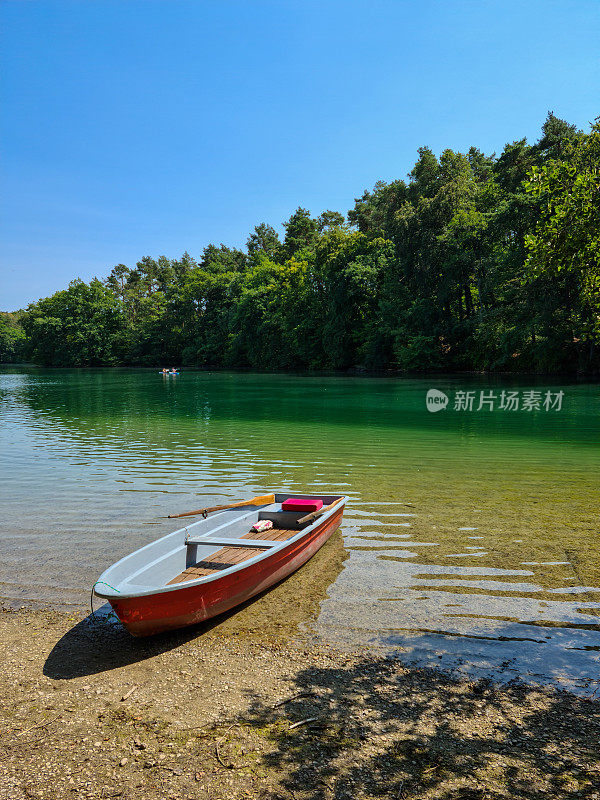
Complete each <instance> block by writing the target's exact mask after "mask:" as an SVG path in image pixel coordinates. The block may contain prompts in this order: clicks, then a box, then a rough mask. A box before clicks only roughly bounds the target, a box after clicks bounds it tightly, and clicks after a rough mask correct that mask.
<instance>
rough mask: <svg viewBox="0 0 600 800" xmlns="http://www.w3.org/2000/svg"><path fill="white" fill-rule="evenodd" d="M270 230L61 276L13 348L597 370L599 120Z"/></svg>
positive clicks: (393, 365) (67, 359)
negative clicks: (85, 275)
mask: <svg viewBox="0 0 600 800" xmlns="http://www.w3.org/2000/svg"><path fill="white" fill-rule="evenodd" d="M283 229H284V235H283V240H282V239H281V238H280V236H279V235H278V233H277V232H276V231H275V230H274V228H272V227H271V226H270V225H267V224H264V223H263V224H261V225H258V226H257V227H256V228H255V230H254V231H253V232H252V233H251V234H250V236H249V238H248V242H247V246H246V248H245V249H244V250H239V249H236V248H230V247H226V246H225V245H220V246H219V247H217V246H215V245H209V246H208V247H206V248H205V250H204V252H203V254H202V258H201V259H200V260H199V261H196V260H195V259H194V258H192V257H191V256H190V255H189V254H188V253H184V255H183V256H182V257H181V259H179V260H175V261H174V260H170V259H168V258H166V257H165V256H161V257H160V258H158V259H157V260H155V259H153V258H150V257H145V258H143V259H142V260H141V261H139V262H138V263H137V264H136V266H135V267H134V268H133V269H130V268H128V267H126V266H125V265H124V264H119V265H118V266H116V267H115V268H114V269H113V270H112V272H111V273H110V275H109V277H108V278H107V279H106V281H105V282H104V283H101V282H100V281H98V280H94V281H92V282H91V283H90V284H85V283H83V282H82V281H79V280H77V281H74V282H73V283H71V285H70V286H69V287H68V289H65V290H64V291H60V292H57V293H56V294H55V295H53V296H52V297H49V298H46V299H44V300H40V301H39V302H38V303H36V304H33V305H31V306H30V307H29V309H28V310H27V312H26V313H25V314H24V316H23V319H22V326H23V330H24V332H25V337H26V338H25V342H24V346H23V351H22V352H23V354H24V355H25V356H26V357H29V358H31V359H32V360H34V361H36V362H39V363H43V364H55V365H64V366H66V365H96V364H121V363H123V364H156V365H163V364H168V365H173V364H181V363H183V364H188V365H196V366H202V367H242V368H244V367H250V368H254V369H273V370H291V369H335V370H345V369H349V368H355V367H359V368H366V369H400V370H442V369H443V370H464V369H477V370H480V369H490V370H519V371H531V370H535V371H540V370H541V371H559V370H566V371H584V372H591V371H594V370H596V369H598V367H599V365H600V362H599V356H598V352H599V351H598V348H597V347H596V345H597V344H598V343H600V238H599V237H600V234H599V231H600V126H599V125H598V124H596V125H594V126H593V127H592V129H591V131H590V133H588V134H584V133H582V132H580V131H577V130H576V129H575V128H574V126H572V125H569V124H567V123H566V122H563V121H562V120H560V119H558V118H557V117H555V116H554V115H552V114H550V115H549V116H548V118H547V120H546V122H545V124H544V126H543V129H542V135H541V138H540V139H539V141H537V142H536V143H535V144H533V145H529V144H528V143H527V142H526V140H525V139H522V140H519V141H515V142H512V143H511V144H507V145H506V146H505V148H504V150H503V151H502V153H501V154H500V155H499V156H498V157H496V156H487V155H484V154H483V153H482V152H480V151H479V150H478V149H476V148H474V147H473V148H471V149H470V150H469V151H468V152H467V153H457V152H454V151H452V150H445V151H444V152H443V153H442V154H441V156H440V157H439V158H438V157H436V156H435V155H434V153H433V152H432V151H431V150H430V149H428V148H426V147H423V148H421V149H420V150H419V154H418V160H417V163H416V164H415V166H414V168H413V170H412V172H411V173H410V175H409V176H408V180H407V181H404V180H396V181H393V182H391V183H384V182H379V183H377V184H375V186H374V188H373V189H372V190H370V191H366V192H364V194H363V195H362V196H361V197H360V198H358V199H357V200H356V202H355V205H354V208H352V209H351V210H350V211H349V213H348V215H347V217H346V218H345V217H344V216H343V215H342V214H340V213H338V212H335V211H325V212H324V213H323V214H321V215H320V216H319V217H317V218H314V217H312V216H311V215H310V213H309V212H308V211H307V210H306V209H304V208H298V209H297V210H296V211H295V212H294V214H292V216H291V217H290V219H289V220H288V221H287V222H285V223H284V225H283ZM2 335H3V336H4V337H5V339H6V336H5V334H4V333H3V334H2ZM9 338H10V337H9ZM5 351H6V352H8V350H6V348H5Z"/></svg>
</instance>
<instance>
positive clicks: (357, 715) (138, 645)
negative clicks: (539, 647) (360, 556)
mask: <svg viewBox="0 0 600 800" xmlns="http://www.w3.org/2000/svg"><path fill="white" fill-rule="evenodd" d="M0 630H1V632H2V633H1V641H2V643H3V645H4V650H5V652H6V654H7V656H6V660H5V665H4V670H3V672H2V675H1V677H0V687H1V689H0V714H1V718H2V734H1V737H0V748H1V749H2V759H1V766H0V800H25V798H38V799H39V800H50V799H51V798H52V799H54V798H56V800H62V798H73V797H74V796H82V797H88V798H109V797H119V798H122V800H141V799H142V798H144V799H146V798H147V800H159V798H160V800H165V799H166V798H168V799H169V800H196V798H198V799H200V798H209V800H217V798H224V797H227V798H228V800H237V799H238V798H239V800H242V798H261V799H262V800H281V799H282V798H288V797H289V798H307V800H308V798H310V799H311V800H330V798H340V799H341V798H361V799H362V798H364V799H365V800H367V799H369V800H370V798H379V797H390V798H391V797H394V798H403V800H418V799H419V800H433V799H434V798H447V797H457V798H461V800H463V799H464V800H467V799H468V800H495V799H496V798H515V800H516V798H519V800H524V799H525V798H541V797H548V798H557V799H558V798H574V797H585V798H590V800H591V799H592V798H594V800H595V798H600V753H599V752H598V748H597V740H598V734H600V702H597V701H596V700H595V699H582V698H580V697H576V696H574V695H572V694H569V693H567V692H565V691H559V690H553V689H550V688H548V689H540V688H538V687H535V688H534V687H528V686H524V685H522V684H518V683H514V682H513V683H512V684H508V685H498V684H495V683H493V682H492V681H491V680H486V679H484V680H478V681H472V680H468V679H464V678H461V679H459V678H456V677H452V676H450V675H449V674H447V673H444V672H442V671H440V670H434V669H428V668H414V667H407V666H403V665H402V663H401V662H400V661H398V660H396V659H394V658H391V657H389V656H387V655H383V656H382V655H381V654H377V653H374V652H372V651H369V650H367V649H366V648H365V649H359V650H354V651H352V652H348V651H347V650H344V651H341V650H338V649H335V648H333V647H329V646H327V645H325V644H322V643H319V644H318V645H315V644H314V643H312V642H309V641H302V640H301V639H298V638H294V639H292V638H291V637H290V636H289V631H286V630H283V629H282V630H280V631H278V632H273V631H269V632H267V633H266V634H265V635H263V636H257V635H256V632H254V634H253V632H252V631H251V630H250V629H248V630H243V629H239V630H236V629H235V627H231V626H229V627H228V626H227V624H226V623H225V624H221V622H218V623H215V624H213V625H206V626H204V627H202V628H194V629H187V630H183V631H180V632H176V633H172V634H165V635H163V636H158V637H154V638H152V639H133V638H132V637H130V636H129V635H128V634H127V633H126V632H125V631H124V630H123V629H122V628H121V626H120V625H117V624H111V623H110V621H107V620H106V619H97V620H95V621H90V620H89V618H88V617H86V616H85V615H84V613H83V612H82V611H71V612H59V611H56V610H35V609H32V608H27V609H24V610H19V611H7V610H5V611H4V612H3V613H2V614H0Z"/></svg>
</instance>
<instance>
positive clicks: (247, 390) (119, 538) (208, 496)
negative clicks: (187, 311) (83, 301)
mask: <svg viewBox="0 0 600 800" xmlns="http://www.w3.org/2000/svg"><path fill="white" fill-rule="evenodd" d="M429 388H436V389H438V390H441V391H443V392H445V393H446V394H447V395H448V396H449V398H450V401H449V404H448V407H447V408H446V409H445V410H442V411H439V412H437V413H430V412H429V411H428V410H427V408H426V404H425V396H426V392H427V390H428V389H429ZM532 389H533V390H537V391H541V392H542V397H545V392H546V390H551V391H552V392H554V393H555V392H559V391H561V390H562V391H563V392H564V396H563V399H562V408H561V409H560V410H557V409H548V410H546V409H544V407H543V404H542V405H541V407H540V409H539V410H535V409H534V410H531V411H526V410H522V409H521V408H519V409H518V410H514V411H507V410H500V409H499V408H498V403H497V401H496V402H495V407H494V409H493V410H492V409H490V407H489V404H488V405H484V407H483V408H482V409H481V410H479V411H478V410H477V406H478V400H479V393H480V392H481V391H484V392H486V393H487V392H493V393H494V394H495V395H496V396H497V397H498V398H499V396H500V393H501V392H502V390H505V391H509V390H511V391H518V392H519V393H520V396H521V398H522V396H523V393H524V392H526V391H528V390H532ZM457 391H474V392H475V402H474V405H473V410H472V411H469V410H455V409H454V401H455V395H456V392H457ZM599 399H600V387H599V386H598V385H597V384H595V385H594V384H575V383H572V384H569V383H566V384H564V383H563V384H560V385H559V384H557V383H556V382H555V381H554V382H552V381H549V380H535V379H527V380H525V379H521V380H519V381H516V380H511V379H506V378H502V379H494V378H469V379H466V378H464V377H460V378H423V379H413V378H410V379H396V378H362V377H305V376H300V377H299V376H281V375H255V374H227V373H195V372H188V373H184V374H182V375H181V376H179V377H177V378H163V377H162V376H161V375H159V374H157V372H156V371H154V370H54V371H50V370H38V369H10V368H6V369H4V370H3V371H2V372H1V373H0V414H1V417H0V422H1V425H2V432H1V435H2V450H1V454H0V468H1V473H2V474H1V480H2V493H3V503H2V521H3V524H2V529H1V534H0V594H2V595H3V596H4V597H6V598H9V599H11V600H12V601H15V600H17V601H18V600H24V599H27V600H40V601H50V602H60V603H63V604H64V603H73V604H77V605H79V604H81V603H82V602H84V601H85V598H86V596H87V593H88V592H89V587H90V586H91V584H92V583H93V581H94V580H95V578H96V577H97V576H98V574H99V573H100V572H102V570H104V569H105V568H106V567H107V566H108V565H109V564H111V563H112V562H113V561H115V560H116V559H117V558H120V557H121V556H123V555H125V554H126V553H128V552H130V551H131V550H132V549H134V548H137V547H139V546H141V545H143V544H144V543H146V542H148V541H150V540H151V539H153V538H156V537H158V536H160V535H162V534H164V533H167V532H168V531H170V530H173V529H174V528H175V527H176V524H174V522H173V521H170V520H166V519H164V516H165V515H166V514H167V513H169V512H176V511H183V510H188V509H190V508H196V507H198V506H199V505H208V504H211V503H213V502H215V503H220V502H226V501H232V500H237V499H239V498H243V497H250V496H252V495H254V494H260V493H263V492H264V490H265V489H280V490H283V491H287V490H289V491H300V490H303V491H314V492H323V493H331V492H334V491H337V490H340V491H342V492H344V493H345V494H347V495H349V496H350V498H351V499H350V503H349V505H348V508H347V512H346V515H345V518H344V524H343V530H342V533H343V537H344V543H345V547H346V549H347V551H348V554H349V557H348V558H346V560H345V561H344V562H343V568H342V569H341V571H339V574H337V577H334V579H333V578H332V579H329V578H328V580H333V582H332V583H330V585H329V586H327V585H324V586H323V589H322V600H321V606H320V607H321V611H320V614H319V616H318V618H316V619H307V620H303V621H302V622H303V627H304V628H305V629H308V630H312V631H313V632H314V634H315V635H316V636H318V637H322V638H324V639H326V640H328V641H331V642H333V643H335V644H337V645H349V646H354V647H355V646H357V645H358V646H370V647H378V648H383V649H386V650H389V651H393V652H398V653H401V654H402V657H403V658H405V659H408V660H411V661H415V662H417V663H421V664H422V663H426V664H433V663H435V664H441V665H443V666H446V667H451V668H453V669H455V670H457V671H459V672H460V671H462V672H468V673H471V674H490V673H493V674H495V675H496V676H502V677H504V678H506V679H510V678H514V677H519V678H521V679H527V680H530V681H541V682H546V681H553V682H555V683H557V684H559V685H568V686H570V687H571V688H574V689H575V690H578V691H581V692H584V693H585V692H591V691H593V690H594V688H595V687H596V686H600V670H599V665H600V546H599V539H600V523H599V519H598V510H599V502H598V501H599V494H600V491H599V490H600V479H599V476H600V446H599V434H600V415H599V412H600V403H599ZM328 546H329V545H328ZM340 563H341V562H340ZM276 614H277V608H276V607H275V605H274V608H273V615H276ZM596 681H599V682H598V683H596Z"/></svg>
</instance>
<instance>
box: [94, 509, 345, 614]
mask: <svg viewBox="0 0 600 800" xmlns="http://www.w3.org/2000/svg"><path fill="white" fill-rule="evenodd" d="M290 496H293V495H290ZM329 496H331V495H329ZM333 496H334V497H335V495H333ZM348 499H349V497H348V495H339V499H338V501H337V502H336V504H335V506H334V507H333V508H331V509H329V510H328V511H326V512H325V513H324V514H321V516H319V517H318V518H317V519H316V520H314V522H312V523H311V524H310V525H308V526H307V527H306V528H301V529H300V530H299V531H298V533H297V534H295V535H294V536H290V537H289V538H288V539H283V540H282V541H280V542H277V544H276V545H275V546H274V547H269V548H268V549H266V550H265V552H264V553H257V555H255V556H252V557H251V558H248V559H246V560H245V561H241V562H240V563H239V564H232V565H231V567H227V568H225V569H221V570H218V571H217V572H215V573H214V574H211V575H203V576H201V577H200V578H195V579H192V580H189V581H182V582H181V583H179V584H177V583H174V584H166V585H164V586H157V587H153V588H150V587H148V588H146V587H144V588H140V589H139V591H129V592H128V591H125V592H120V591H119V590H117V589H114V590H113V587H110V590H107V589H98V588H97V585H98V584H99V583H102V582H103V579H104V578H105V577H108V578H110V575H109V573H110V572H111V571H112V570H113V569H116V568H117V567H118V566H119V565H120V564H121V563H122V562H123V561H126V560H127V559H129V558H131V557H132V556H134V555H136V554H137V553H141V552H142V551H144V550H146V549H147V548H152V547H153V546H155V545H156V543H157V542H160V541H161V540H164V539H166V538H168V537H170V536H173V537H175V536H176V535H177V534H181V533H183V532H185V533H187V534H188V535H189V528H192V527H193V526H194V525H199V524H201V523H202V522H204V520H197V521H196V522H193V523H192V524H191V525H186V526H184V527H183V528H178V529H177V530H176V531H172V532H171V533H167V534H165V535H164V536H160V537H159V538H158V539H155V540H154V541H153V542H148V544H145V545H143V546H142V547H140V548H138V549H137V550H134V551H133V552H132V553H128V554H127V555H126V556H123V558H120V559H119V560H118V561H115V563H114V564H111V565H110V566H109V567H107V569H105V570H104V572H103V573H102V574H101V575H100V577H99V578H98V580H97V581H96V583H95V584H94V587H93V589H92V591H93V593H94V594H95V595H96V596H97V597H102V598H104V599H106V600H117V599H120V600H130V599H135V598H137V597H148V596H151V595H158V594H166V593H168V592H178V591H181V590H182V589H189V588H192V587H196V586H201V585H204V584H207V583H211V582H212V581H217V580H220V579H221V578H223V577H225V576H229V575H231V574H233V573H236V572H241V571H242V570H244V569H248V568H250V567H252V566H254V565H255V564H256V563H258V562H260V561H263V560H265V559H266V558H269V557H271V556H273V555H275V554H277V553H279V552H281V551H282V550H283V549H285V548H286V547H288V546H289V545H291V544H295V543H296V542H298V541H299V540H300V539H302V538H304V537H305V536H306V535H307V534H309V533H312V532H313V531H315V530H316V529H317V528H318V527H319V526H320V525H321V524H322V523H323V522H325V521H326V520H328V519H330V518H331V517H332V516H333V515H334V514H336V513H339V512H340V511H341V512H342V514H343V511H344V508H345V506H346V502H347V500H348ZM268 505H271V504H268ZM259 510H260V509H259ZM255 511H256V509H254V510H253V511H250V512H246V513H244V514H242V515H241V516H240V517H237V518H235V519H232V520H229V522H227V523H224V524H223V525H221V526H218V527H221V528H224V527H228V526H229V525H231V524H233V523H234V522H237V521H238V520H240V519H243V518H244V517H245V516H252V514H253V513H254V512H255ZM217 529H218V528H211V530H210V531H207V533H206V536H207V537H208V536H209V535H210V534H211V533H214V531H215V530H217ZM265 541H269V540H268V539H266V540H265ZM206 543H207V544H209V543H210V540H209V539H207V542H206ZM195 545H197V546H202V543H199V542H196V543H195ZM182 547H187V544H186V542H185V541H184V542H182V543H181V544H179V545H177V546H176V547H174V548H173V551H171V552H174V551H175V550H179V549H181V548H182ZM216 552H218V549H217V551H216ZM167 555H168V554H164V555H162V556H161V557H160V558H156V559H154V560H153V561H151V562H149V564H146V565H145V567H144V569H148V568H149V567H151V566H152V565H153V564H156V563H158V562H159V561H161V560H162V559H163V558H165V557H166V556H167ZM134 574H135V573H134ZM128 580H129V578H124V579H123V580H122V581H121V582H122V583H125V584H126V583H127V582H128ZM105 585H106V584H105Z"/></svg>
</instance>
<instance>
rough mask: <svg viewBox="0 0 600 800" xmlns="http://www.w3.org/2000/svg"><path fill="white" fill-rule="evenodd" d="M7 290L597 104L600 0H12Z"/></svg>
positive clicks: (239, 230) (582, 119)
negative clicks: (420, 153)
mask: <svg viewBox="0 0 600 800" xmlns="http://www.w3.org/2000/svg"><path fill="white" fill-rule="evenodd" d="M0 13H1V16H2V51H3V52H2V62H3V64H2V73H3V77H2V138H1V150H2V154H1V155H2V166H1V170H2V175H1V177H2V191H1V199H2V239H1V258H2V261H1V264H0V269H1V282H0V309H2V310H13V309H16V308H19V307H23V306H25V305H26V304H27V303H28V302H30V301H33V300H37V299H38V298H39V297H42V296H46V295H48V294H50V293H52V292H54V291H56V290H57V289H59V288H63V287H64V286H66V285H67V284H68V282H69V280H71V279H72V278H74V277H82V278H83V279H85V280H89V279H90V278H91V277H93V276H94V275H97V276H99V277H104V276H105V275H106V274H107V273H108V272H109V271H110V269H111V267H112V266H113V265H114V264H117V263H119V262H124V263H126V264H129V265H133V264H134V263H135V262H136V261H137V260H138V259H139V258H141V257H142V256H143V255H146V254H149V255H154V256H157V255H159V254H162V253H164V254H166V255H167V256H170V257H176V256H179V255H180V254H181V253H182V252H183V251H184V250H188V251H189V252H190V253H192V255H194V256H199V255H200V253H201V251H202V249H203V248H204V246H205V245H206V244H208V243H209V242H215V243H217V244H218V243H220V242H225V243H226V244H230V245H238V246H240V245H243V244H244V243H245V241H246V238H247V235H248V233H249V231H250V230H251V229H252V228H253V226H254V225H255V224H257V223H259V222H262V221H265V222H269V223H271V224H273V225H275V226H278V225H279V224H280V223H281V222H282V221H283V220H284V219H286V218H287V217H289V215H290V214H291V212H292V211H293V210H294V209H295V208H296V207H297V206H298V205H302V206H305V207H307V208H309V209H310V210H311V211H312V212H313V213H314V214H318V213H320V212H321V211H322V210H324V209H326V208H331V209H336V210H340V211H342V212H346V211H347V210H348V209H349V208H350V207H351V206H352V205H353V199H354V198H355V197H357V196H358V195H360V194H361V193H362V191H363V190H364V189H366V188H370V187H371V186H372V185H373V183H374V182H375V181H377V180H379V179H383V180H390V179H394V178H397V177H404V176H405V175H406V173H407V172H408V171H409V170H410V168H411V166H412V164H413V163H414V160H415V156H416V149H417V147H419V146H420V145H424V144H427V145H429V146H430V147H432V148H433V149H434V151H435V152H437V153H439V152H440V151H441V150H443V149H444V148H446V147H451V148H454V149H459V150H465V149H466V148H468V147H469V146H470V145H472V144H473V145H476V146H478V147H480V148H481V149H483V150H485V151H486V152H492V151H496V152H497V151H499V150H500V149H501V148H502V146H503V145H504V143H505V142H507V141H513V140H515V139H518V138H521V137H523V136H526V137H527V138H528V139H529V140H530V141H533V140H535V139H536V138H537V137H538V135H539V129H540V126H541V124H542V123H543V121H544V118H545V116H546V112H547V111H548V110H549V109H551V110H553V111H554V112H555V113H556V114H557V115H559V116H561V117H563V118H565V119H567V120H569V121H570V122H573V123H576V124H577V125H578V126H580V127H583V128H586V129H587V128H588V125H589V123H590V122H591V121H592V120H593V118H594V117H596V116H597V115H598V114H600V102H599V101H600V68H599V62H600V2H599V0H571V1H569V0H562V1H561V2H557V1H556V0H498V1H497V2H496V1H493V2H492V1H486V0H462V1H461V0H438V1H437V2H434V1H433V0H395V1H389V2H378V1H377V0H370V2H362V0H360V1H358V2H354V0H332V1H329V0H319V2H315V1H314V0H271V1H270V2H266V1H265V0H256V1H255V0H243V1H242V2H238V1H237V0H194V1H193V2H187V1H185V0H121V1H118V0H75V1H74V2H65V1H64V0H60V1H58V0H57V1H55V2H45V1H44V0H4V2H3V3H2V7H1V12H0Z"/></svg>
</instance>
